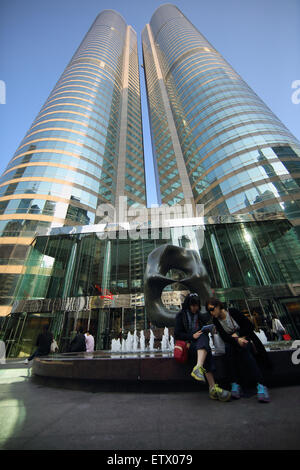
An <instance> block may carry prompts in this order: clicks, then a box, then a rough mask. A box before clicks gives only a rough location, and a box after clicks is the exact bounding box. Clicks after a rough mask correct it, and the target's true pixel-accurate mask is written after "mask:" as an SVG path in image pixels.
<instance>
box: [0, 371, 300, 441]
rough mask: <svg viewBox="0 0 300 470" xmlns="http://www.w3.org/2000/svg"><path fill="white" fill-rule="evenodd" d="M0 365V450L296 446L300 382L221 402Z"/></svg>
mask: <svg viewBox="0 0 300 470" xmlns="http://www.w3.org/2000/svg"><path fill="white" fill-rule="evenodd" d="M27 370H28V369H27V366H24V365H13V364H10V365H9V366H8V365H7V366H0V449H13V450H21V449H30V450H38V449H42V450H46V449H51V450H52V449H71V450H72V449H83V450H88V449H105V450H125V449H126V450H127V449H128V450H142V449H149V450H195V449H299V448H300V406H299V405H300V385H299V386H290V387H281V388H272V389H271V390H270V393H271V398H272V402H271V403H269V404H260V403H257V401H256V397H255V396H252V397H250V398H244V399H241V400H239V401H233V402H229V403H220V402H217V401H213V400H210V399H209V398H208V395H207V393H206V389H205V387H204V386H203V385H199V392H185V393H183V392H177V393H176V392H175V391H174V392H168V393H119V392H113V393H110V392H97V393H91V392H86V391H77V390H65V389H57V388H50V387H46V386H43V385H38V384H36V383H33V382H32V380H31V379H30V377H28V375H27Z"/></svg>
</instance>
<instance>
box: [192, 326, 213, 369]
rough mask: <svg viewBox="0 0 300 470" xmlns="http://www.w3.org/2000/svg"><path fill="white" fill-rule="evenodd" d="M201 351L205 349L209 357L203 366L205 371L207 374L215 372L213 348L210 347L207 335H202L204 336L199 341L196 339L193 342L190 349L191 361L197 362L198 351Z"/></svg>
mask: <svg viewBox="0 0 300 470" xmlns="http://www.w3.org/2000/svg"><path fill="white" fill-rule="evenodd" d="M199 349H205V350H206V351H207V355H206V358H205V361H204V364H203V367H204V369H205V370H206V371H207V372H214V371H215V370H216V368H215V363H214V358H213V356H212V352H211V348H210V345H209V337H208V334H207V333H202V335H200V336H199V338H198V339H194V340H193V341H192V342H191V345H190V347H189V359H190V360H191V361H197V351H198V350H199Z"/></svg>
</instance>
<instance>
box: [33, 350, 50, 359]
mask: <svg viewBox="0 0 300 470" xmlns="http://www.w3.org/2000/svg"><path fill="white" fill-rule="evenodd" d="M43 356H48V354H45V353H42V352H41V351H39V350H38V349H37V350H36V351H34V353H33V354H31V356H29V357H28V361H32V359H34V358H35V357H43Z"/></svg>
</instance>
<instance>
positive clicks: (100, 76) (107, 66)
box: [0, 10, 146, 315]
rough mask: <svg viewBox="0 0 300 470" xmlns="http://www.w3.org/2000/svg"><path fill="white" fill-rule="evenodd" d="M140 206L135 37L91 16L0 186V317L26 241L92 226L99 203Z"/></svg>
mask: <svg viewBox="0 0 300 470" xmlns="http://www.w3.org/2000/svg"><path fill="white" fill-rule="evenodd" d="M119 196H127V197H128V201H127V202H128V206H132V205H136V204H143V205H145V203H146V196H145V177H144V157H143V138H142V121H141V104H140V86H139V66H138V55H137V37H136V33H135V31H134V30H133V29H132V27H131V26H128V25H127V24H126V22H125V20H124V19H123V18H122V16H121V15H120V14H119V13H117V12H115V11H113V10H104V11H103V12H101V13H100V14H99V15H98V16H97V18H96V19H95V21H94V23H93V24H92V26H91V28H90V29H89V31H88V32H87V34H86V36H85V37H84V39H83V41H82V42H81V44H80V46H79V47H78V49H77V51H76V52H75V54H74V56H73V57H72V59H71V61H70V62H69V64H68V65H67V67H66V68H65V70H64V72H63V74H62V75H61V77H60V78H59V80H58V82H57V83H56V85H55V87H54V88H53V90H52V91H51V93H50V95H49V97H48V99H47V100H46V102H45V104H44V106H43V107H42V109H41V110H40V112H39V114H38V116H37V117H36V119H35V120H34V122H33V123H32V125H31V127H30V129H29V131H28V132H27V134H26V136H25V137H24V139H23V140H22V142H21V143H20V145H19V147H18V149H17V151H16V152H15V154H14V156H13V158H12V159H11V161H10V163H9V164H8V167H7V169H6V171H5V172H4V174H3V176H2V178H1V180H0V214H1V215H0V250H1V256H0V258H1V266H0V284H1V289H0V315H6V314H7V313H9V311H10V305H11V302H12V300H13V293H14V290H15V287H16V285H17V282H18V279H19V277H20V275H22V274H23V273H24V266H23V264H24V259H25V257H26V253H27V251H28V247H29V245H30V244H31V242H32V240H33V235H34V234H35V233H36V232H40V231H41V230H42V229H45V228H50V227H54V226H63V225H87V224H94V223H97V215H96V210H97V207H98V205H99V204H101V203H111V204H112V205H114V206H117V205H118V199H119Z"/></svg>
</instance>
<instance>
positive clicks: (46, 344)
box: [25, 325, 53, 364]
mask: <svg viewBox="0 0 300 470" xmlns="http://www.w3.org/2000/svg"><path fill="white" fill-rule="evenodd" d="M52 341H53V334H52V333H51V332H50V331H49V325H44V327H43V331H42V333H40V334H39V335H38V337H37V340H36V346H37V349H36V351H35V352H34V353H33V354H31V356H29V357H28V358H27V359H25V363H26V364H28V362H29V361H32V360H33V359H34V358H35V357H42V356H48V354H49V353H50V349H51V344H52Z"/></svg>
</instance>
